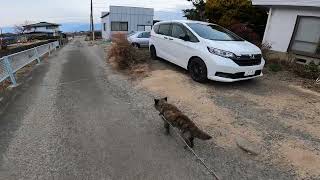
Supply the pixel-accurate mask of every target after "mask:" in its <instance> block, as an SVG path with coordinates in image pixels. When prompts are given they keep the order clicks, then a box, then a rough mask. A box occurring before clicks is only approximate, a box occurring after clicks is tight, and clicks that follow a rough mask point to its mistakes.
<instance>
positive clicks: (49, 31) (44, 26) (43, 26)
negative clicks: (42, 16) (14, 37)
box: [24, 22, 61, 36]
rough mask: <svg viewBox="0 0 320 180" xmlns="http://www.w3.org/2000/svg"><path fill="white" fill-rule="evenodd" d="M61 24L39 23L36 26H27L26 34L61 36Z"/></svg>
mask: <svg viewBox="0 0 320 180" xmlns="http://www.w3.org/2000/svg"><path fill="white" fill-rule="evenodd" d="M59 27H60V24H55V23H48V22H39V23H36V24H28V25H25V26H24V28H25V29H26V31H25V34H34V35H46V36H59V35H60V33H61V31H60V29H59Z"/></svg>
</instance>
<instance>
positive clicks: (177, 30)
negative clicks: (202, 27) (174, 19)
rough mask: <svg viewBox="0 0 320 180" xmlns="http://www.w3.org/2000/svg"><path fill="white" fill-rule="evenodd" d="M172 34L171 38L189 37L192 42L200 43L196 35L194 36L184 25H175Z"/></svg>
mask: <svg viewBox="0 0 320 180" xmlns="http://www.w3.org/2000/svg"><path fill="white" fill-rule="evenodd" d="M171 34H172V35H171V36H172V37H174V38H181V37H184V36H185V35H188V36H189V38H190V41H191V42H199V40H198V39H197V37H196V36H195V35H193V34H192V32H191V31H189V30H188V29H187V28H186V27H184V26H183V25H179V24H173V25H172V33H171Z"/></svg>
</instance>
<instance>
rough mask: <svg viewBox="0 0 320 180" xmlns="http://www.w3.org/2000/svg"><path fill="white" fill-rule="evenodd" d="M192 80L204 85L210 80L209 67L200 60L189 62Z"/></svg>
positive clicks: (194, 59)
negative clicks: (208, 76)
mask: <svg viewBox="0 0 320 180" xmlns="http://www.w3.org/2000/svg"><path fill="white" fill-rule="evenodd" d="M188 70H189V73H190V75H191V78H192V79H193V80H194V81H197V82H200V83H204V82H206V81H207V80H208V78H207V66H206V64H205V63H204V62H203V61H202V59H200V58H193V59H191V60H190V62H189V66H188Z"/></svg>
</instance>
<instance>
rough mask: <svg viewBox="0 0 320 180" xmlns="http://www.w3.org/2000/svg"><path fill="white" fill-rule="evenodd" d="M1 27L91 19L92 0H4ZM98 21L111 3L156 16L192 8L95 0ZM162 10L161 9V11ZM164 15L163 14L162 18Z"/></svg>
mask: <svg viewBox="0 0 320 180" xmlns="http://www.w3.org/2000/svg"><path fill="white" fill-rule="evenodd" d="M0 1H1V5H0V26H2V27H5V26H13V25H15V24H22V23H23V22H25V21H31V22H39V21H49V22H55V23H67V22H81V23H83V22H88V21H89V20H88V18H89V13H90V0H0ZM93 2H94V17H95V23H99V22H100V18H99V17H100V15H101V11H108V7H109V5H126V6H135V7H151V8H154V9H155V11H156V13H155V16H156V17H155V18H159V17H157V16H163V13H164V12H167V11H169V12H170V13H172V14H175V15H178V16H179V15H181V10H182V9H185V8H188V7H190V6H191V5H190V3H189V2H187V1H186V0H93ZM157 11H158V12H157ZM160 18H161V17H160Z"/></svg>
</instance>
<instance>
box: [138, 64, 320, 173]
mask: <svg viewBox="0 0 320 180" xmlns="http://www.w3.org/2000/svg"><path fill="white" fill-rule="evenodd" d="M151 62H152V64H151V72H150V73H149V76H148V77H146V78H143V79H140V80H139V81H135V84H136V88H137V89H146V90H148V91H149V92H152V94H154V95H155V96H161V97H163V96H168V97H169V101H170V102H172V103H174V104H176V105H177V106H178V107H179V108H180V109H181V110H182V111H183V112H184V113H185V114H187V115H188V116H189V117H191V119H192V120H193V121H194V122H195V123H196V124H197V125H198V126H199V127H201V128H202V129H204V130H205V131H207V132H208V133H209V134H210V135H212V136H213V137H214V138H213V141H214V144H215V145H217V146H219V147H222V148H227V149H230V150H231V151H233V152H239V153H240V152H241V150H239V147H237V145H236V138H237V137H242V138H244V139H246V140H248V142H251V143H253V145H258V146H259V147H261V153H260V154H259V155H258V156H257V158H253V157H252V158H253V159H255V160H257V161H259V162H264V163H266V164H270V162H271V164H273V166H279V168H281V169H283V170H284V171H290V169H291V167H292V166H293V167H295V168H294V169H293V170H294V171H295V173H296V174H297V175H298V176H299V177H307V178H308V177H314V176H316V175H318V174H317V173H318V172H317V171H316V168H311V166H309V165H307V164H304V163H301V164H297V163H298V162H300V159H299V157H297V159H294V158H295V156H294V153H300V154H302V155H301V158H305V159H307V160H308V158H311V157H312V158H315V159H317V158H316V157H315V156H318V155H317V154H319V153H320V141H319V140H317V139H319V137H320V136H319V135H320V134H319V132H320V118H319V117H320V111H319V108H320V107H319V106H320V104H319V102H320V96H319V93H317V92H315V91H310V90H307V89H304V88H303V87H301V86H299V81H298V82H297V81H295V78H294V77H291V76H290V75H289V76H288V74H286V75H287V76H282V75H283V73H279V74H278V75H276V74H267V75H265V76H264V77H262V78H260V79H257V80H252V81H246V82H238V83H232V84H225V83H216V82H210V83H207V84H199V83H196V82H194V81H192V79H191V78H190V77H189V75H188V74H187V73H186V71H184V70H182V69H181V68H177V67H176V66H174V65H172V64H170V63H167V62H164V61H151ZM296 87H299V88H300V89H299V88H296ZM292 139H294V140H292ZM296 139H299V141H301V142H308V144H309V146H310V148H313V151H312V152H310V151H307V150H306V149H302V150H301V149H298V148H293V149H292V147H294V146H293V144H297V143H298V142H299V141H298V140H296ZM289 140H290V143H287V145H288V146H285V145H281V143H282V142H289ZM274 144H277V145H278V146H277V148H275V147H274ZM290 148H291V149H290ZM284 149H287V150H284ZM289 150H290V151H289ZM304 154H308V156H306V157H305V156H304ZM309 156H310V157H309ZM279 158H280V159H281V162H279V161H278V160H279ZM301 162H303V161H301ZM316 162H318V161H316ZM305 163H307V161H305ZM313 163H314V162H311V164H313ZM315 167H317V166H315Z"/></svg>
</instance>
